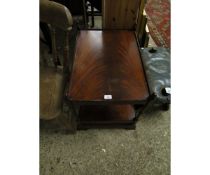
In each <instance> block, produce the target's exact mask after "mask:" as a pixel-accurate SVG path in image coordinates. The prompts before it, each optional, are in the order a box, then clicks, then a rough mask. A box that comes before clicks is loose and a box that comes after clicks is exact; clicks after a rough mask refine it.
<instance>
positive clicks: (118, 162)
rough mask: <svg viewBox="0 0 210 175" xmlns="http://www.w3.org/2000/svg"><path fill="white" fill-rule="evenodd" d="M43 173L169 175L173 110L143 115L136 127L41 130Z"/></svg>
mask: <svg viewBox="0 0 210 175" xmlns="http://www.w3.org/2000/svg"><path fill="white" fill-rule="evenodd" d="M40 174H41V175H107V174H113V175H118V174H119V175H169V174H170V111H168V112H162V111H153V112H151V113H149V114H144V115H142V116H141V117H140V119H139V121H138V122H137V127H136V130H125V129H107V130H97V129H92V130H86V131H78V132H77V133H76V134H75V135H70V134H63V133H53V132H50V131H47V130H41V131H40Z"/></svg>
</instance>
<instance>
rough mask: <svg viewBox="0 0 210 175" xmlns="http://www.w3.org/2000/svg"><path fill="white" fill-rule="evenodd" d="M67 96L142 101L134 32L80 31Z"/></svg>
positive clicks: (141, 72)
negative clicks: (108, 96) (107, 96)
mask: <svg viewBox="0 0 210 175" xmlns="http://www.w3.org/2000/svg"><path fill="white" fill-rule="evenodd" d="M104 95H112V99H110V100H105V99H104ZM67 96H68V99H69V100H71V101H73V102H97V104H99V102H110V101H111V102H126V103H129V102H135V103H141V102H143V101H145V100H146V99H147V97H148V96H149V94H148V87H147V83H146V80H145V75H144V70H143V66H142V62H141V58H140V54H139V50H138V46H137V43H136V38H135V35H134V32H132V31H117V30H116V31H97V30H92V31H91V30H82V31H80V34H79V36H78V38H77V45H76V51H75V58H74V63H73V70H72V74H71V78H70V86H69V89H68V92H67Z"/></svg>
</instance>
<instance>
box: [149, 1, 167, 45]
mask: <svg viewBox="0 0 210 175" xmlns="http://www.w3.org/2000/svg"><path fill="white" fill-rule="evenodd" d="M145 11H146V13H147V18H148V21H147V25H148V28H149V32H150V35H151V37H152V39H153V40H154V41H155V43H156V45H157V46H159V47H169V48H170V0H148V1H147V4H146V6H145Z"/></svg>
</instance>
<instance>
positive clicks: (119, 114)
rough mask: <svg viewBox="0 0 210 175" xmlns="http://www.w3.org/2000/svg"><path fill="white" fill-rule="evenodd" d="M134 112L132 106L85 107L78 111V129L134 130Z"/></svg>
mask: <svg viewBox="0 0 210 175" xmlns="http://www.w3.org/2000/svg"><path fill="white" fill-rule="evenodd" d="M134 118H135V110H134V108H133V106H132V105H106V106H104V105H87V106H85V105H84V106H81V107H80V110H79V121H78V129H86V128H110V127H111V128H128V129H134V128H135V126H134V120H133V119H134Z"/></svg>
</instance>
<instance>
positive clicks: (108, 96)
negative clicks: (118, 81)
mask: <svg viewBox="0 0 210 175" xmlns="http://www.w3.org/2000/svg"><path fill="white" fill-rule="evenodd" d="M104 99H105V100H110V99H112V95H104Z"/></svg>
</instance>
